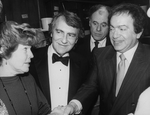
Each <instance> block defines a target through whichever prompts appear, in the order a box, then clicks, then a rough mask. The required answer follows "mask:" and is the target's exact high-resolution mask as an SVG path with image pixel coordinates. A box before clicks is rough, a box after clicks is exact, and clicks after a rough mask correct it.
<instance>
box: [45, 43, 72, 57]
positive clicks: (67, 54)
mask: <svg viewBox="0 0 150 115" xmlns="http://www.w3.org/2000/svg"><path fill="white" fill-rule="evenodd" d="M53 53H55V54H57V55H59V54H58V53H57V52H56V51H55V50H54V48H53V46H52V44H51V45H50V46H49V48H48V54H49V55H50V56H52V55H53ZM66 56H69V53H66V54H64V55H63V56H62V57H66Z"/></svg>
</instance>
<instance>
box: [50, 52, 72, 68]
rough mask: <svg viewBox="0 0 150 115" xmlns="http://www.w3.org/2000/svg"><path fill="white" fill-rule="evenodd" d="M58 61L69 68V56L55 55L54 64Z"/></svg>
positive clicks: (53, 57)
mask: <svg viewBox="0 0 150 115" xmlns="http://www.w3.org/2000/svg"><path fill="white" fill-rule="evenodd" d="M57 61H60V62H62V63H63V64H64V65H66V66H68V61H69V56H67V57H59V56H58V55H57V54H55V53H53V56H52V62H53V63H55V62H57Z"/></svg>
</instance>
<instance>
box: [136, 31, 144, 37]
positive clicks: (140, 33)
mask: <svg viewBox="0 0 150 115" xmlns="http://www.w3.org/2000/svg"><path fill="white" fill-rule="evenodd" d="M142 33H143V30H142V31H141V32H139V33H138V34H137V36H136V38H137V39H139V38H140V37H141V35H142Z"/></svg>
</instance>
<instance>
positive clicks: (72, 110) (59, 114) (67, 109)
mask: <svg viewBox="0 0 150 115" xmlns="http://www.w3.org/2000/svg"><path fill="white" fill-rule="evenodd" d="M77 113H80V111H79V109H78V107H77V105H76V104H75V103H74V102H70V103H69V104H68V105H66V106H60V105H59V106H58V107H56V108H54V109H53V111H52V112H51V113H50V114H49V115H74V114H77Z"/></svg>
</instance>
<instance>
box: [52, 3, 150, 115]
mask: <svg viewBox="0 0 150 115" xmlns="http://www.w3.org/2000/svg"><path fill="white" fill-rule="evenodd" d="M145 20H146V14H145V12H144V11H143V10H142V9H141V8H140V6H138V5H135V4H129V3H126V4H120V5H117V6H115V7H114V8H113V10H112V12H111V14H110V40H111V43H112V46H107V47H105V48H102V49H97V50H95V52H94V57H95V67H94V68H93V70H92V72H91V74H90V79H89V80H88V81H87V82H86V83H85V84H84V85H83V87H82V88H81V89H80V90H79V92H78V93H77V94H76V95H75V96H74V98H73V99H74V100H71V101H70V102H69V104H68V105H67V106H66V107H65V108H64V107H63V108H57V109H55V111H64V115H68V114H72V113H76V112H80V111H81V109H82V107H83V108H84V107H86V105H88V104H89V101H90V100H91V99H92V98H93V96H94V95H98V94H99V95H100V112H99V115H127V114H129V113H134V111H135V108H136V105H137V102H138V98H139V96H140V94H141V93H142V92H143V91H144V90H145V89H146V88H148V87H149V85H150V46H149V45H145V44H142V43H140V42H139V38H140V37H141V35H142V33H143V31H144V26H145ZM119 75H121V76H119ZM120 84H121V85H120ZM119 85H120V86H119ZM53 112H54V111H53Z"/></svg>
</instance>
